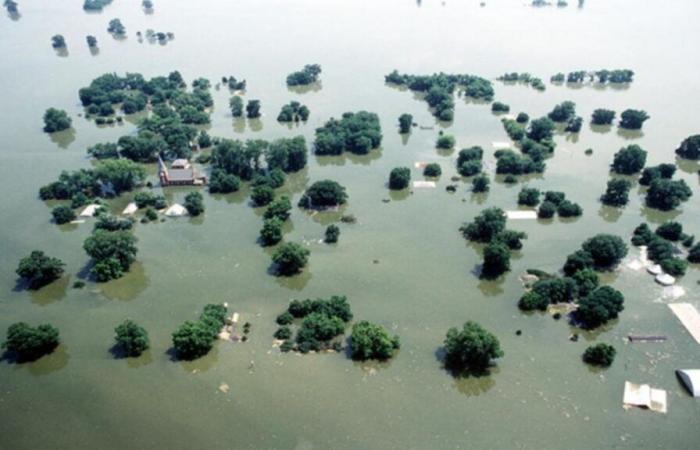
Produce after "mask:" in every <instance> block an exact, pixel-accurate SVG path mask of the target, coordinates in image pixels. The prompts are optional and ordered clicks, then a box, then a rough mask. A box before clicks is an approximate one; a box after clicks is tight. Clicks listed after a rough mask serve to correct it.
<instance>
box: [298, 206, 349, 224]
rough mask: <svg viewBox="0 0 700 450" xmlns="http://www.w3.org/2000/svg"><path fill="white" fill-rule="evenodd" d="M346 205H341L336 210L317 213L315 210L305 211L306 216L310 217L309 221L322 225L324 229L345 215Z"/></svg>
mask: <svg viewBox="0 0 700 450" xmlns="http://www.w3.org/2000/svg"><path fill="white" fill-rule="evenodd" d="M347 208H348V205H347V204H345V205H342V206H340V207H338V208H337V209H328V210H324V211H318V210H315V209H311V210H308V209H307V210H305V211H306V213H307V215H308V216H309V217H311V219H312V220H313V221H314V222H316V223H318V224H321V225H323V226H324V227H325V226H327V225H330V224H332V223H335V222H338V221H339V220H340V218H341V217H343V216H344V215H345V211H346V210H347Z"/></svg>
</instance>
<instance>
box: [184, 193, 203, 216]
mask: <svg viewBox="0 0 700 450" xmlns="http://www.w3.org/2000/svg"><path fill="white" fill-rule="evenodd" d="M185 208H186V209H187V212H188V213H189V214H190V215H191V216H198V215H200V214H202V213H203V212H204V197H202V194H200V193H199V192H190V193H189V194H187V195H186V196H185Z"/></svg>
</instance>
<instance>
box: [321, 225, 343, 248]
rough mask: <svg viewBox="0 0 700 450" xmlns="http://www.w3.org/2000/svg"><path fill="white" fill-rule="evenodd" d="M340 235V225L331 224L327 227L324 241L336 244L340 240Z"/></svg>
mask: <svg viewBox="0 0 700 450" xmlns="http://www.w3.org/2000/svg"><path fill="white" fill-rule="evenodd" d="M339 237H340V228H338V225H334V224H330V225H328V227H327V228H326V234H325V239H324V241H325V242H326V244H335V243H336V242H338V238H339Z"/></svg>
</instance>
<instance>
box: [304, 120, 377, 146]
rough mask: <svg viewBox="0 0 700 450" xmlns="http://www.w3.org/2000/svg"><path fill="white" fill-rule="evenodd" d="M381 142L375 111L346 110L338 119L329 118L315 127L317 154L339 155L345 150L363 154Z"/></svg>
mask: <svg viewBox="0 0 700 450" xmlns="http://www.w3.org/2000/svg"><path fill="white" fill-rule="evenodd" d="M381 143H382V129H381V126H380V124H379V117H378V116H377V115H376V114H375V113H370V112H367V111H359V112H357V113H352V112H346V113H344V114H343V116H342V117H341V119H340V120H337V119H335V118H331V119H329V120H328V121H327V122H326V123H325V125H323V126H322V127H320V128H317V129H316V139H315V141H314V152H315V153H316V154H317V155H340V154H342V153H343V151H346V150H347V151H349V152H351V153H355V154H358V155H364V154H367V153H369V151H370V150H372V149H373V148H377V147H379V146H380V145H381Z"/></svg>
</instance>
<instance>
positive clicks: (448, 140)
mask: <svg viewBox="0 0 700 450" xmlns="http://www.w3.org/2000/svg"><path fill="white" fill-rule="evenodd" d="M455 142H456V141H455V137H454V136H452V135H451V134H443V135H442V136H440V137H438V140H437V142H436V144H435V146H436V147H437V148H441V149H446V150H449V149H452V148H454V146H455Z"/></svg>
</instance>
